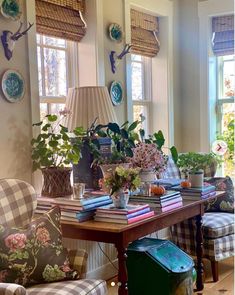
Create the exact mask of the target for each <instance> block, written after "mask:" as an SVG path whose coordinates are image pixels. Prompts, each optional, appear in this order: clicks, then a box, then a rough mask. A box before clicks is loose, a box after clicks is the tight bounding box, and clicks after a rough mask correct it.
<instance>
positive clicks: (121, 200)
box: [111, 189, 129, 209]
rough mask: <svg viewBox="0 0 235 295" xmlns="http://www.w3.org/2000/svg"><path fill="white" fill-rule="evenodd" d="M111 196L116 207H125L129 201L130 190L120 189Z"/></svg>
mask: <svg viewBox="0 0 235 295" xmlns="http://www.w3.org/2000/svg"><path fill="white" fill-rule="evenodd" d="M111 197H112V200H113V204H114V207H115V208H118V209H125V208H126V206H127V204H128V201H129V191H125V190H123V189H120V190H118V191H117V192H115V193H113V194H112V196H111Z"/></svg>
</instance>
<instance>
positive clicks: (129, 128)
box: [128, 121, 139, 132]
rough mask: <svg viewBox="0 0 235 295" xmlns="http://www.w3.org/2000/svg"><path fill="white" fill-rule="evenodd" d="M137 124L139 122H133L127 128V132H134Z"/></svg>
mask: <svg viewBox="0 0 235 295" xmlns="http://www.w3.org/2000/svg"><path fill="white" fill-rule="evenodd" d="M138 124H139V121H134V122H133V123H132V124H131V125H130V126H129V127H128V131H129V132H130V131H132V130H134V129H135V128H136V127H137V126H138Z"/></svg>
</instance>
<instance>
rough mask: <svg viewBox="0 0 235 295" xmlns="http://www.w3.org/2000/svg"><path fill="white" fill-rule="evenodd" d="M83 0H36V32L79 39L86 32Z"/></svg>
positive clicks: (74, 39)
mask: <svg viewBox="0 0 235 295" xmlns="http://www.w3.org/2000/svg"><path fill="white" fill-rule="evenodd" d="M84 10H85V0H36V29H37V33H40V34H44V35H48V36H53V37H58V38H63V39H67V40H72V41H77V42H78V41H80V40H81V39H82V37H83V36H84V35H85V33H86V23H85V22H84V20H83V18H82V13H83V12H84Z"/></svg>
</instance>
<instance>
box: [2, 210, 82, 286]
mask: <svg viewBox="0 0 235 295" xmlns="http://www.w3.org/2000/svg"><path fill="white" fill-rule="evenodd" d="M0 257H1V263H0V282H5V283H6V282H7V283H9V282H10V283H16V284H20V285H23V286H27V285H32V284H36V283H43V282H53V281H60V280H64V279H74V278H77V277H78V273H77V272H76V271H73V270H71V269H70V266H69V258H68V252H67V250H66V249H65V248H63V246H62V233H61V227H60V209H59V207H54V208H53V209H51V210H50V211H49V212H47V213H44V214H43V215H42V216H41V217H39V218H37V219H35V220H33V221H32V223H31V225H30V226H29V227H28V228H8V227H7V226H3V225H0Z"/></svg>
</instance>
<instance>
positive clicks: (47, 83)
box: [37, 34, 68, 118]
mask: <svg viewBox="0 0 235 295" xmlns="http://www.w3.org/2000/svg"><path fill="white" fill-rule="evenodd" d="M37 57H38V79H39V81H38V82H39V96H40V115H41V118H43V117H44V116H45V115H47V114H48V113H53V114H57V113H58V112H59V111H60V110H62V109H63V108H64V103H65V97H66V94H67V89H68V42H67V41H66V40H63V39H58V38H54V37H48V36H43V35H39V34H38V35H37Z"/></svg>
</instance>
